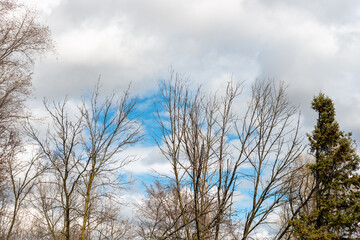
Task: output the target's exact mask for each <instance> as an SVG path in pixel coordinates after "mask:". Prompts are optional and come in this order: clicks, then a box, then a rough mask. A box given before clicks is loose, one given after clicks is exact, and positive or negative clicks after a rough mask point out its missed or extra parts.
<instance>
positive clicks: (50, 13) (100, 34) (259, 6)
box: [23, 0, 360, 171]
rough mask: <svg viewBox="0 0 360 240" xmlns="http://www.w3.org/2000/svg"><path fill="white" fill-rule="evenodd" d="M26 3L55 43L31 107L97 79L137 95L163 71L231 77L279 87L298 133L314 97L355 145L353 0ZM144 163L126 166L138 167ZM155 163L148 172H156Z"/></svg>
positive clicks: (357, 44)
mask: <svg viewBox="0 0 360 240" xmlns="http://www.w3.org/2000/svg"><path fill="white" fill-rule="evenodd" d="M23 1H24V2H25V0H23ZM26 4H30V5H31V6H34V7H36V8H37V9H38V10H39V12H40V15H41V21H43V23H45V24H47V25H48V26H49V27H50V29H51V31H52V35H53V40H54V42H55V45H56V54H53V55H49V56H47V57H45V58H43V59H42V60H41V61H40V62H38V63H37V65H36V68H35V74H34V80H33V86H34V88H35V94H34V95H35V96H36V97H37V100H33V101H32V106H33V107H34V108H36V107H37V106H39V107H40V102H41V99H42V98H43V97H47V98H50V99H60V98H62V97H63V96H64V95H66V94H67V95H70V96H73V97H75V98H76V96H80V94H81V93H82V92H83V91H86V90H88V89H91V88H92V87H93V86H94V84H95V82H96V81H97V79H98V77H99V75H101V79H102V85H103V88H104V89H105V90H107V91H110V90H111V89H115V90H116V91H119V90H123V89H124V88H125V87H126V86H127V85H128V84H129V83H130V82H132V92H133V93H134V94H137V95H139V96H140V97H142V98H146V97H149V96H151V95H152V94H154V92H155V91H156V88H157V81H158V80H159V79H168V78H169V68H170V66H172V67H173V69H174V70H175V71H176V72H179V73H183V74H185V75H188V76H189V77H190V79H191V81H193V82H194V83H199V84H203V85H204V87H205V88H208V89H210V90H214V89H218V88H220V87H221V86H222V85H224V84H225V83H226V82H228V81H229V80H230V79H231V78H232V79H233V80H235V81H246V83H249V84H250V83H251V82H252V81H254V79H267V78H271V79H277V80H281V81H284V82H285V83H286V84H287V85H288V95H289V98H290V100H291V101H292V102H293V103H294V104H296V105H299V106H300V109H301V111H302V119H303V123H302V126H303V129H304V131H310V130H311V128H312V126H313V125H314V121H315V114H314V113H313V112H312V110H311V109H310V102H311V99H312V97H313V96H314V95H316V94H317V93H319V91H322V92H324V93H325V94H327V95H329V96H330V97H331V98H332V99H333V100H334V101H335V106H336V110H337V118H338V121H339V122H340V125H341V127H342V129H344V130H346V131H352V132H353V133H354V137H355V138H356V139H357V141H358V142H360V1H358V0H343V1H339V0H317V1H313V0H293V1H285V0H225V1H224V0H222V1H221V0H181V1H178V0H177V1H176V0H152V1H149V0H102V1H99V0H71V1H70V0H41V1H39V0H32V1H29V0H26ZM37 104H39V105H37ZM133 151H134V152H139V151H140V150H139V149H134V150H133ZM141 151H142V152H143V153H144V155H145V159H146V158H148V159H149V158H150V156H151V158H153V159H154V158H156V156H155V157H154V156H153V155H152V154H154V151H153V148H152V146H146V147H144V148H142V149H141ZM144 161H145V160H144ZM144 161H143V162H142V161H140V162H138V163H137V167H136V169H138V170H139V169H148V168H147V167H148V165H146V164H145V165H144ZM145 162H146V161H145ZM156 164H159V163H156V162H155V163H153V165H152V167H159V166H160V165H161V164H159V166H157V165H156ZM145 166H147V167H145ZM134 169H135V168H134ZM139 171H140V170H139ZM144 171H145V170H144Z"/></svg>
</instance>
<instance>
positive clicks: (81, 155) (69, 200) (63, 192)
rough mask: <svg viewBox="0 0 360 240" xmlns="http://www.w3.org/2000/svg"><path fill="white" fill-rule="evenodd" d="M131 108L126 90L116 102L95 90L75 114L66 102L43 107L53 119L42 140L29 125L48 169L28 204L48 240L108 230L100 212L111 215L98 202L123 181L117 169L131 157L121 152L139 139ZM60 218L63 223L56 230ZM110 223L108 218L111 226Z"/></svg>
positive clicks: (93, 235) (132, 101)
mask: <svg viewBox="0 0 360 240" xmlns="http://www.w3.org/2000/svg"><path fill="white" fill-rule="evenodd" d="M135 105H136V99H135V98H131V97H130V93H129V90H127V91H125V92H124V94H123V95H122V96H121V98H119V99H116V95H115V94H112V95H110V96H109V97H107V98H106V99H105V100H101V99H100V96H99V87H98V86H97V88H96V90H95V91H94V93H93V94H92V97H91V99H86V98H85V97H84V98H83V102H82V104H81V105H79V106H78V109H79V114H78V116H76V115H70V114H69V113H68V110H67V108H66V106H67V102H66V100H65V101H64V102H62V103H53V104H52V105H49V104H47V103H45V107H46V110H47V112H48V114H49V116H50V117H51V120H52V121H51V123H50V125H49V129H48V130H47V132H46V134H45V136H42V135H41V134H40V133H39V132H38V131H37V130H36V129H35V128H34V127H33V126H32V125H28V129H27V131H28V134H29V136H30V137H31V138H32V139H33V140H34V141H35V142H36V144H37V145H38V147H39V148H40V152H41V154H42V157H43V159H44V161H45V162H48V164H49V165H50V166H49V170H48V171H47V172H48V174H47V176H46V177H45V178H44V179H43V180H42V181H41V184H40V185H39V187H38V188H37V195H35V196H34V197H33V200H34V201H33V205H34V207H35V208H36V209H37V210H38V211H39V212H40V216H42V217H43V219H44V220H45V221H44V224H43V226H45V227H46V228H47V229H48V231H47V235H48V236H50V237H51V238H53V239H57V238H59V232H60V238H61V239H77V238H80V239H94V238H97V237H96V236H99V235H101V234H100V232H101V233H102V234H105V232H107V233H110V232H111V231H105V230H104V228H105V227H104V226H107V225H106V224H109V222H108V223H106V221H105V220H104V214H105V213H106V214H105V215H108V216H110V215H109V212H108V211H105V210H104V209H103V208H104V207H106V206H103V205H102V204H100V202H101V201H104V202H105V201H106V198H107V201H109V200H110V199H113V198H111V196H112V195H115V194H116V193H118V190H119V187H120V188H121V186H122V184H126V183H127V182H122V181H120V177H119V174H120V172H119V170H121V169H122V168H123V167H124V166H125V165H127V164H129V163H131V162H132V161H133V160H135V159H134V158H131V157H127V156H124V155H123V154H121V153H122V152H123V151H124V150H125V149H126V148H127V147H128V146H130V145H131V144H135V143H136V142H138V141H139V140H140V139H141V134H140V124H139V123H138V122H136V120H135V117H136V115H134V111H135ZM46 189H51V190H52V191H54V193H47V192H46ZM112 204H113V205H112V206H115V203H112ZM59 209H61V211H60V212H59ZM59 219H61V221H62V222H63V225H62V226H61V227H60V228H59V223H60V221H59ZM115 219H118V218H114V216H112V223H111V224H110V225H111V226H113V225H114V224H115ZM109 221H110V219H109ZM80 222H81V223H80ZM98 227H99V228H103V230H102V231H100V230H99V229H97V228H98ZM118 232H119V231H118ZM111 233H112V234H113V235H114V234H115V233H114V232H111ZM102 237H104V236H102ZM105 237H106V236H105Z"/></svg>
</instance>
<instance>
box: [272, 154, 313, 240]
mask: <svg viewBox="0 0 360 240" xmlns="http://www.w3.org/2000/svg"><path fill="white" fill-rule="evenodd" d="M312 161H314V159H312V158H311V156H308V155H305V156H301V157H299V158H298V160H297V162H295V164H294V170H295V171H293V172H292V174H291V175H289V181H290V186H291V188H290V190H289V192H288V196H287V201H286V202H285V204H284V205H283V206H282V211H281V212H280V216H281V220H280V222H279V225H280V229H279V231H278V233H277V235H276V237H275V238H276V239H279V240H280V239H295V237H294V236H293V229H292V223H293V220H294V219H295V217H298V216H299V214H300V212H305V213H307V214H309V213H310V211H311V210H312V209H314V207H315V204H316V203H315V197H314V193H315V185H316V184H315V178H314V176H312V174H311V170H310V168H309V164H311V162H312Z"/></svg>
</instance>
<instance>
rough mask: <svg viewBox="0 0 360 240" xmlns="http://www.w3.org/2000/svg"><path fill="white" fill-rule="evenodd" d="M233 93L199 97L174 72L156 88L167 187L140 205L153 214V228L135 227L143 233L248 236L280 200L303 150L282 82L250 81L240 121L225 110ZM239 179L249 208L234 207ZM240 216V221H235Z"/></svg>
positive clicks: (157, 189)
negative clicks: (247, 195) (168, 173)
mask: <svg viewBox="0 0 360 240" xmlns="http://www.w3.org/2000/svg"><path fill="white" fill-rule="evenodd" d="M239 88H240V86H235V87H234V86H233V85H232V84H231V83H229V84H228V85H227V88H226V92H225V94H224V95H223V97H217V96H211V97H206V96H205V95H204V94H203V93H202V92H201V89H200V88H199V89H197V90H195V91H191V90H190V89H189V87H188V85H187V84H186V83H185V82H184V81H183V80H182V79H181V77H179V76H178V75H172V80H171V81H170V82H169V83H163V85H161V87H160V89H161V93H162V101H161V108H159V111H158V114H157V115H158V120H159V123H160V129H161V141H160V140H159V141H158V143H159V147H160V149H161V152H162V153H163V155H164V156H165V157H166V158H167V160H168V161H169V163H170V164H171V167H172V173H173V176H166V177H168V178H169V181H170V183H169V185H168V186H169V187H170V189H171V190H169V191H165V189H166V188H163V187H161V186H159V185H156V187H155V188H150V189H149V190H148V191H149V195H151V196H152V195H154V196H153V198H154V199H157V200H154V201H152V200H145V202H144V205H143V206H142V207H140V212H141V213H145V214H147V215H148V216H152V224H151V221H147V225H144V224H142V226H143V228H142V229H141V232H142V234H143V236H151V237H152V238H154V239H166V238H172V237H174V236H176V237H178V238H181V239H224V238H226V237H228V238H231V239H233V238H241V239H249V238H251V237H252V236H253V235H254V234H255V232H256V229H257V228H258V227H259V226H261V225H263V224H268V221H267V220H268V218H269V216H270V215H271V214H273V213H275V211H276V210H277V208H279V207H280V206H281V205H282V204H283V203H284V202H285V201H286V197H287V193H288V192H289V190H290V188H291V184H290V181H289V180H288V176H289V175H291V171H290V169H291V167H292V166H293V163H294V161H295V160H296V159H297V157H298V156H299V154H300V153H301V151H302V147H301V145H300V139H299V137H298V128H299V122H298V117H297V115H296V112H297V110H296V108H294V107H292V106H291V105H290V104H289V103H288V101H287V99H286V94H285V87H284V86H283V85H282V84H280V85H278V86H277V85H275V83H274V82H272V81H269V82H260V81H257V82H256V83H255V84H254V85H253V87H252V98H251V100H250V102H249V104H248V106H247V108H246V111H245V114H244V116H243V117H239V115H237V114H235V113H234V112H233V107H232V106H233V103H234V101H235V99H236V97H237V96H238V94H239ZM162 111H165V112H166V113H167V114H166V117H163V116H164V114H161V112H162ZM243 167H246V168H243ZM244 182H246V183H247V185H248V186H249V188H248V189H247V190H248V191H249V193H250V198H251V202H252V204H251V206H249V207H247V208H239V207H235V206H234V194H235V193H236V191H240V190H238V189H239V184H240V183H244ZM164 199H167V200H164ZM169 199H171V201H170V203H171V204H172V206H171V204H170V203H169ZM169 204H170V206H168V205H169ZM239 212H245V218H243V219H240V217H236V216H235V214H237V213H239ZM164 216H166V217H164ZM170 216H171V218H170ZM149 219H151V217H149ZM240 220H241V221H240ZM170 223H171V224H170ZM235 223H240V224H241V225H235ZM144 226H147V228H146V231H145V229H144ZM160 226H166V227H160ZM225 229H226V230H225ZM237 233H238V234H237ZM146 234H148V235H146ZM149 234H150V235H149Z"/></svg>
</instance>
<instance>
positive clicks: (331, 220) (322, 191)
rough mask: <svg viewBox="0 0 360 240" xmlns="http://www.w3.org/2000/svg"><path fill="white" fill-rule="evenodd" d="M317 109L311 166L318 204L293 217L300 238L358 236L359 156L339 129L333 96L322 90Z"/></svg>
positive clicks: (317, 99)
mask: <svg viewBox="0 0 360 240" xmlns="http://www.w3.org/2000/svg"><path fill="white" fill-rule="evenodd" d="M312 109H314V110H315V111H316V112H317V113H318V119H317V124H316V126H315V129H314V131H313V132H312V134H311V135H308V137H309V141H310V152H311V153H312V154H313V156H314V157H315V162H314V163H313V164H311V165H310V166H309V167H310V169H311V172H312V174H313V176H314V178H315V181H316V183H315V191H314V198H315V206H314V208H313V209H312V211H311V212H310V214H305V213H301V214H300V216H299V218H297V219H296V220H294V221H293V226H294V234H295V236H296V237H297V238H299V239H324V240H326V239H359V237H360V176H359V169H360V165H359V164H360V158H359V156H358V155H357V154H356V146H355V142H354V141H353V140H352V139H351V133H348V134H345V133H344V132H343V131H340V130H339V124H338V123H337V122H336V121H335V108H334V105H333V102H332V100H331V99H330V98H328V97H327V96H325V95H324V94H322V93H320V94H319V95H318V96H317V97H315V98H314V99H313V101H312Z"/></svg>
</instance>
